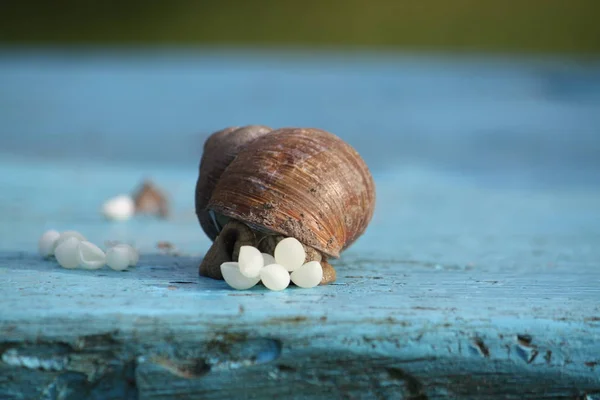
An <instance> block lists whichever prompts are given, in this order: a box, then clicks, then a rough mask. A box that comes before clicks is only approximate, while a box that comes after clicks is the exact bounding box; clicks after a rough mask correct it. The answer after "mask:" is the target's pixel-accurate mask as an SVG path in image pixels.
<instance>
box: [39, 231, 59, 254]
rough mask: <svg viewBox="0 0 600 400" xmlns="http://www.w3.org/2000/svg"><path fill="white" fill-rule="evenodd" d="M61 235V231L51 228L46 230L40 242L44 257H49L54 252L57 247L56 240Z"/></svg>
mask: <svg viewBox="0 0 600 400" xmlns="http://www.w3.org/2000/svg"><path fill="white" fill-rule="evenodd" d="M59 237H60V233H59V232H58V231H55V230H49V231H46V232H44V234H43V235H42V237H40V241H39V242H38V250H39V252H40V255H41V256H42V257H49V256H51V255H53V254H54V249H55V248H56V241H57V240H58V238H59Z"/></svg>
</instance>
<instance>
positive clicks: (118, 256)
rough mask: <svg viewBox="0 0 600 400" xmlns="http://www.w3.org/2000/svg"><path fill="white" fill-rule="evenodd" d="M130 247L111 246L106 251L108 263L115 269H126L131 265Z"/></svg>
mask: <svg viewBox="0 0 600 400" xmlns="http://www.w3.org/2000/svg"><path fill="white" fill-rule="evenodd" d="M130 261H131V256H130V255H129V249H128V248H127V247H126V246H123V245H117V246H114V247H111V248H110V249H108V250H107V251H106V265H108V266H109V267H110V268H111V269H114V270H115V271H124V270H126V269H127V267H128V266H129V262H130Z"/></svg>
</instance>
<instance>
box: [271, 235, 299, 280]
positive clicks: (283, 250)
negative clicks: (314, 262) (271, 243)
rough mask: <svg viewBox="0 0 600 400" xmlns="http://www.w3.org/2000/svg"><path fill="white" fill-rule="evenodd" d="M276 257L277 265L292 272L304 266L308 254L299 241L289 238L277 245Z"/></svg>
mask: <svg viewBox="0 0 600 400" xmlns="http://www.w3.org/2000/svg"><path fill="white" fill-rule="evenodd" d="M274 256H275V261H277V264H279V265H282V266H284V267H285V269H287V270H288V271H290V272H291V271H294V270H295V269H296V268H298V267H300V266H302V264H304V260H305V259H306V252H305V251H304V246H302V243H300V242H299V241H298V239H296V238H292V237H289V238H285V239H283V240H282V241H280V242H279V243H277V246H275V253H274Z"/></svg>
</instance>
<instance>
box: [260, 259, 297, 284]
mask: <svg viewBox="0 0 600 400" xmlns="http://www.w3.org/2000/svg"><path fill="white" fill-rule="evenodd" d="M260 279H261V280H262V283H263V285H265V286H266V287H267V288H268V289H271V290H275V291H279V290H283V289H285V288H286V287H288V286H289V285H290V273H289V272H288V271H287V269H285V267H284V266H282V265H279V264H270V265H267V266H265V267H263V269H261V270H260Z"/></svg>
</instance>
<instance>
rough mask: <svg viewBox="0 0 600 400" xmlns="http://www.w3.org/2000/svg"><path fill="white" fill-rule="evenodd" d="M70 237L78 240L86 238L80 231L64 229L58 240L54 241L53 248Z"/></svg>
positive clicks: (81, 240)
mask: <svg viewBox="0 0 600 400" xmlns="http://www.w3.org/2000/svg"><path fill="white" fill-rule="evenodd" d="M70 238H75V239H77V240H79V241H80V242H83V241H84V240H87V239H86V238H85V236H83V235H82V234H81V233H79V232H77V231H64V232H62V233H61V234H60V236H59V238H58V240H57V241H56V243H55V246H56V247H55V249H56V248H57V247H58V246H60V245H61V244H63V243H64V242H65V241H67V240H68V239H70Z"/></svg>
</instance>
